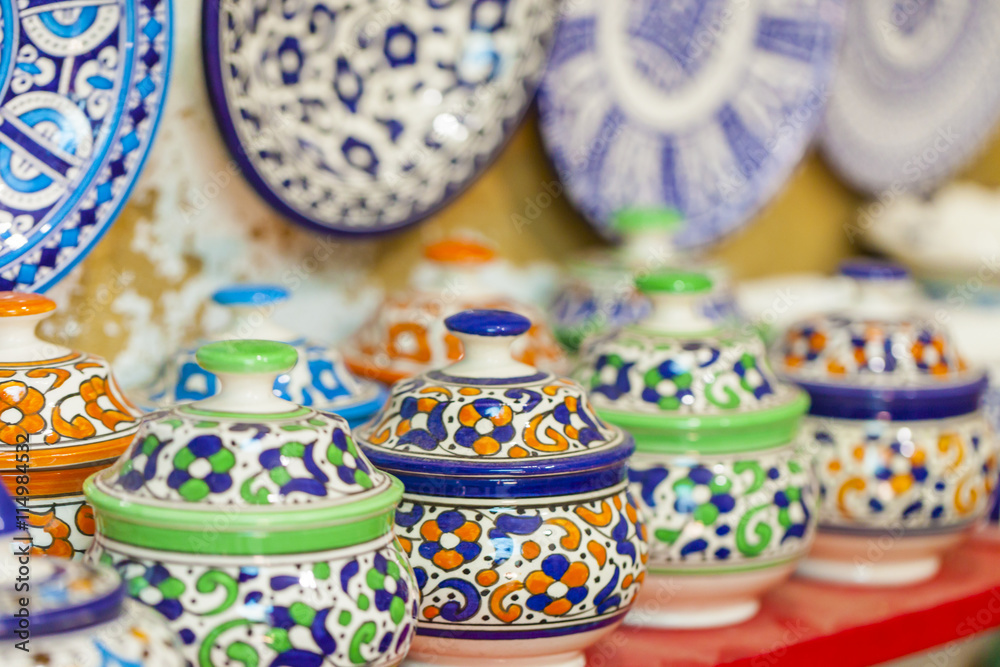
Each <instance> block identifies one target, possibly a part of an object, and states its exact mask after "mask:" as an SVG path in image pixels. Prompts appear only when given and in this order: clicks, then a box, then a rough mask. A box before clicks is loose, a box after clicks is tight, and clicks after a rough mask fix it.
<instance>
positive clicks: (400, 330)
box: [344, 238, 566, 384]
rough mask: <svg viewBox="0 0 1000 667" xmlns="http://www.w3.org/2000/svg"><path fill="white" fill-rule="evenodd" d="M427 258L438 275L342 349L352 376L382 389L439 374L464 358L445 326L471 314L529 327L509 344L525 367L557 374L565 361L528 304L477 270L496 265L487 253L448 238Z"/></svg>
mask: <svg viewBox="0 0 1000 667" xmlns="http://www.w3.org/2000/svg"><path fill="white" fill-rule="evenodd" d="M424 255H425V258H426V259H427V261H428V262H431V263H432V264H434V265H435V267H436V268H438V269H439V270H438V271H437V275H436V277H435V278H434V279H433V280H429V283H428V284H427V285H424V286H421V287H416V286H411V287H410V288H409V289H406V290H403V291H401V292H397V293H395V294H390V295H389V296H388V297H387V298H386V300H385V301H384V302H383V303H382V305H381V306H380V307H379V308H378V310H377V311H376V312H375V314H374V315H372V317H371V318H370V319H369V320H368V321H367V322H365V323H364V324H363V325H362V326H361V328H360V329H359V330H358V331H357V332H356V333H355V334H354V335H353V336H352V337H351V339H350V340H349V341H348V342H347V344H346V346H345V349H344V356H345V358H346V360H347V365H348V367H349V368H350V369H351V370H352V371H354V372H355V373H356V374H357V375H359V376H361V377H366V378H372V379H375V380H378V381H379V382H382V383H384V384H392V383H393V382H396V381H397V380H401V379H403V378H408V377H412V376H414V375H416V374H417V373H421V372H423V371H426V370H430V369H432V368H439V367H441V366H444V365H445V364H447V363H449V362H451V361H457V360H458V359H459V358H461V356H462V344H461V342H460V341H459V339H458V338H456V337H455V336H453V335H451V334H449V333H448V330H447V329H446V328H445V325H444V320H445V318H446V317H448V316H449V315H453V314H455V313H458V312H461V311H462V310H467V309H471V308H480V309H489V308H496V309H501V310H511V311H515V312H518V313H520V314H522V315H524V316H525V317H527V318H528V319H529V320H531V321H532V323H533V324H532V327H531V330H530V331H529V332H528V335H527V336H524V337H522V338H519V339H518V340H517V341H515V342H514V355H515V357H517V359H518V360H519V361H521V362H523V363H526V364H530V365H537V366H539V367H540V368H544V369H548V370H552V371H556V372H558V371H559V370H561V369H562V368H563V367H564V365H565V361H566V359H565V355H564V354H563V352H562V350H561V349H560V347H559V344H558V343H557V342H556V340H555V336H554V335H553V334H552V332H551V331H550V330H549V329H548V327H547V326H546V325H545V324H544V317H543V316H542V314H541V313H539V312H538V311H537V310H536V309H535V308H533V307H532V306H529V305H527V304H522V303H516V302H514V301H513V300H512V299H510V298H509V297H506V296H503V295H501V294H500V293H499V291H498V288H497V287H496V286H495V285H493V284H490V283H489V281H487V280H486V279H485V278H484V277H483V275H482V271H483V270H484V269H485V268H486V267H487V265H488V264H489V263H491V262H493V261H494V259H495V252H494V251H493V249H492V248H490V247H489V246H487V245H484V244H482V243H479V242H477V241H472V240H469V239H461V238H453V239H446V240H444V241H439V242H437V243H433V244H430V245H428V246H427V247H426V248H425V249H424Z"/></svg>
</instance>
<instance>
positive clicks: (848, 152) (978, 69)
mask: <svg viewBox="0 0 1000 667" xmlns="http://www.w3.org/2000/svg"><path fill="white" fill-rule="evenodd" d="M998 28H1000V6H997V5H996V3H992V2H983V1H982V0H959V1H958V2H909V3H900V2H893V1H891V0H876V1H874V2H856V3H853V4H851V6H850V10H849V12H848V15H847V24H846V29H845V31H844V35H845V37H844V48H843V51H842V58H841V63H840V65H839V67H838V70H837V76H836V78H835V80H834V83H833V86H832V88H831V89H830V99H829V103H828V105H827V108H826V116H825V120H824V129H823V133H822V146H823V152H824V154H825V155H826V157H827V159H828V160H829V161H830V162H831V163H832V165H833V166H834V167H835V168H836V170H837V171H838V172H839V173H840V174H841V175H842V176H843V177H844V178H845V180H846V181H847V182H848V183H850V184H851V185H853V186H855V187H857V188H859V189H861V190H864V191H866V192H872V193H879V192H882V191H884V190H888V189H890V188H891V189H892V192H893V193H894V198H895V196H897V195H899V194H900V193H901V192H903V191H906V190H916V191H926V190H929V189H932V188H933V187H934V186H935V185H937V184H940V183H941V182H943V181H945V180H947V179H948V178H949V177H950V176H951V175H952V174H953V173H954V172H955V171H957V170H958V169H959V168H961V167H962V165H964V164H965V163H966V162H967V161H968V160H969V159H970V158H971V157H973V156H974V155H975V153H976V151H977V150H979V148H980V146H981V145H982V141H983V140H984V139H985V138H986V136H987V134H988V133H989V132H990V130H991V129H992V128H993V125H994V123H995V122H996V120H997V115H998V112H1000V91H998V90H996V89H995V88H994V87H993V86H989V85H983V83H984V82H986V81H994V80H996V77H997V76H998V75H1000V54H998V53H997V51H996V49H995V48H993V44H992V40H993V35H995V34H996V31H997V29H998Z"/></svg>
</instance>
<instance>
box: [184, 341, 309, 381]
mask: <svg viewBox="0 0 1000 667" xmlns="http://www.w3.org/2000/svg"><path fill="white" fill-rule="evenodd" d="M194 356H195V359H197V360H198V363H199V364H200V365H201V367H202V368H204V369H205V370H206V371H208V372H209V373H229V374H232V373H238V374H250V373H284V372H285V371H287V370H290V369H291V368H292V367H293V366H294V365H295V362H296V361H298V358H299V353H298V352H296V351H295V348H294V347H292V346H291V345H286V344H285V343H278V342H275V341H271V340H221V341H219V342H217V343H209V344H207V345H202V346H201V347H199V348H198V351H197V352H195V355H194Z"/></svg>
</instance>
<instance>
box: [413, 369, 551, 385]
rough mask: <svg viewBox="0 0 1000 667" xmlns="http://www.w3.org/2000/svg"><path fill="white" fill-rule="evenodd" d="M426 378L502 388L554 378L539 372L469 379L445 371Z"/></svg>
mask: <svg viewBox="0 0 1000 667" xmlns="http://www.w3.org/2000/svg"><path fill="white" fill-rule="evenodd" d="M426 377H427V378H428V379H430V380H436V381H437V382H451V383H452V384H468V385H479V386H501V385H508V384H517V385H523V384H529V383H532V384H533V383H535V382H541V381H542V380H546V379H548V378H550V377H552V376H551V375H550V374H548V373H544V372H542V371H538V372H537V373H535V374H534V375H523V376H521V377H516V378H469V377H458V376H457V375H448V374H447V373H445V372H444V371H430V372H428V373H427V375H426Z"/></svg>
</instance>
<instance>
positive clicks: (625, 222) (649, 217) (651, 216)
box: [613, 207, 684, 234]
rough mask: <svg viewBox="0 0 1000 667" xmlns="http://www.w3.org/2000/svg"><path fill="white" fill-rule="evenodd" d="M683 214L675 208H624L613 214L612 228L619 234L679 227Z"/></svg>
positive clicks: (673, 229) (682, 221) (666, 230)
mask: <svg viewBox="0 0 1000 667" xmlns="http://www.w3.org/2000/svg"><path fill="white" fill-rule="evenodd" d="M683 223H684V216H683V215H681V212H680V211H678V210H677V209H675V208H640V207H632V208H624V209H622V210H620V211H618V212H617V213H615V215H614V221H613V225H614V229H615V231H617V232H619V233H621V234H630V233H637V232H645V231H663V232H672V231H676V230H678V229H680V227H681V225H682V224H683Z"/></svg>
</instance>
